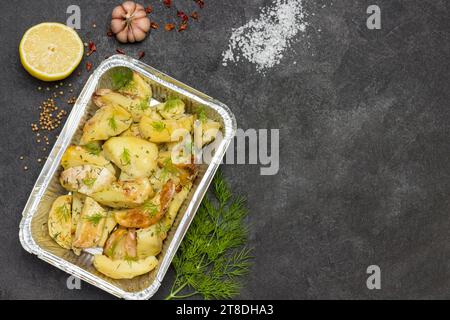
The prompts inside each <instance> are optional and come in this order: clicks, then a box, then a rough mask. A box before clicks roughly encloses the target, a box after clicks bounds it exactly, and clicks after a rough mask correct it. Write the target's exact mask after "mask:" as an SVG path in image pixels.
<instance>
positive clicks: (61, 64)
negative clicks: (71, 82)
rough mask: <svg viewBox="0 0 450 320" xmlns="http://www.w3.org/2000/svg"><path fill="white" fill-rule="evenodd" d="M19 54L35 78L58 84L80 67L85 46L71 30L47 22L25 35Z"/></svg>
mask: <svg viewBox="0 0 450 320" xmlns="http://www.w3.org/2000/svg"><path fill="white" fill-rule="evenodd" d="M19 52H20V61H21V62H22V65H23V67H24V68H25V69H26V70H27V71H28V72H29V73H30V74H31V75H32V76H33V77H36V78H38V79H40V80H44V81H57V80H62V79H65V78H67V77H68V76H69V75H70V74H71V73H72V72H73V71H74V70H75V68H76V67H77V66H78V65H79V64H80V62H81V60H82V59H83V54H84V46H83V42H82V41H81V39H80V37H79V36H78V34H77V33H76V31H75V30H73V29H72V28H69V27H67V26H66V25H64V24H61V23H54V22H45V23H41V24H38V25H35V26H34V27H31V28H30V29H28V30H27V31H26V32H25V34H24V35H23V37H22V41H20V46H19Z"/></svg>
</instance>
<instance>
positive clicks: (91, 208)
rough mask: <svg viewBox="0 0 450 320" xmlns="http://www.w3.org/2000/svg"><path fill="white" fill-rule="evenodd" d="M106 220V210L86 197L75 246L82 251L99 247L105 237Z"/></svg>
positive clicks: (74, 242)
mask: <svg viewBox="0 0 450 320" xmlns="http://www.w3.org/2000/svg"><path fill="white" fill-rule="evenodd" d="M105 220H106V210H105V209H103V208H102V207H101V206H100V205H99V204H98V203H97V202H95V201H94V200H93V199H91V198H89V197H86V201H85V202H84V206H83V210H82V211H81V215H80V220H79V221H78V225H77V231H76V232H75V238H74V240H73V246H74V247H75V248H82V249H85V248H93V247H96V246H98V245H99V242H100V240H101V238H102V235H103V229H104V226H105Z"/></svg>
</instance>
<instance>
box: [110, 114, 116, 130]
mask: <svg viewBox="0 0 450 320" xmlns="http://www.w3.org/2000/svg"><path fill="white" fill-rule="evenodd" d="M108 125H109V127H110V128H111V129H112V130H113V131H117V121H116V118H115V117H114V115H113V116H112V117H111V118H109V119H108Z"/></svg>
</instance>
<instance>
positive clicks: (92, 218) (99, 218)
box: [84, 213, 104, 226]
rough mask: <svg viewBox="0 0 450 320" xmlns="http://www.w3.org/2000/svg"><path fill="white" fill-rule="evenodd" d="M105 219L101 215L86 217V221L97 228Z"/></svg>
mask: <svg viewBox="0 0 450 320" xmlns="http://www.w3.org/2000/svg"><path fill="white" fill-rule="evenodd" d="M103 218H104V216H103V215H102V214H101V213H96V214H93V215H91V216H86V217H84V219H85V220H86V221H89V222H90V223H92V224H93V225H94V226H97V225H98V224H99V223H100V221H102V219H103Z"/></svg>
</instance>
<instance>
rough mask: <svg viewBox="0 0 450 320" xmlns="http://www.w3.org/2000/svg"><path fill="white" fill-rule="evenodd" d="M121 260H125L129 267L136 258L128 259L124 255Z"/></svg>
mask: <svg viewBox="0 0 450 320" xmlns="http://www.w3.org/2000/svg"><path fill="white" fill-rule="evenodd" d="M123 260H125V261H126V262H127V263H128V265H129V266H130V267H131V265H132V264H133V262H136V261H137V258H135V257H130V256H129V255H128V254H126V255H125V257H124V258H123Z"/></svg>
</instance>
